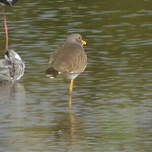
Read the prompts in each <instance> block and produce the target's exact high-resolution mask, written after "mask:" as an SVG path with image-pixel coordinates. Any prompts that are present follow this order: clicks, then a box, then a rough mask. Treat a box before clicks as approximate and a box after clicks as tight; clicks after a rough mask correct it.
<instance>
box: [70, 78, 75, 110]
mask: <svg viewBox="0 0 152 152" xmlns="http://www.w3.org/2000/svg"><path fill="white" fill-rule="evenodd" d="M73 81H74V80H73V79H72V80H71V82H70V88H69V106H70V108H72V89H73Z"/></svg>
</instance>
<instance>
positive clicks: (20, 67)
mask: <svg viewBox="0 0 152 152" xmlns="http://www.w3.org/2000/svg"><path fill="white" fill-rule="evenodd" d="M5 63H6V65H7V66H8V68H9V73H10V79H11V80H12V81H16V80H19V79H20V78H21V77H22V76H23V75H24V68H25V64H24V62H23V61H22V59H21V57H20V56H19V54H18V53H16V52H15V51H14V50H8V51H7V52H6V53H5Z"/></svg>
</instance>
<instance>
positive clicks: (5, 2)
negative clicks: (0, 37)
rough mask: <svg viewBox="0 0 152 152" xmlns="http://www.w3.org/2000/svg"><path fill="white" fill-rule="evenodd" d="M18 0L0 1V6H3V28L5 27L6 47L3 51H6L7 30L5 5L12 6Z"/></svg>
mask: <svg viewBox="0 0 152 152" xmlns="http://www.w3.org/2000/svg"><path fill="white" fill-rule="evenodd" d="M17 1H18V0H0V4H1V5H2V6H3V11H2V13H3V18H4V26H5V35H6V46H5V51H6V52H7V50H8V29H7V20H6V11H5V5H9V6H13V5H14V4H15V3H16V2H17Z"/></svg>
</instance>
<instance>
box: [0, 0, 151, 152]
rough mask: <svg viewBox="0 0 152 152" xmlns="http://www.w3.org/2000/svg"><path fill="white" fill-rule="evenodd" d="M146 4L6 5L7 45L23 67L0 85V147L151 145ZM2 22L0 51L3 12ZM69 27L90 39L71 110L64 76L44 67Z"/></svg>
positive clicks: (138, 150)
mask: <svg viewBox="0 0 152 152" xmlns="http://www.w3.org/2000/svg"><path fill="white" fill-rule="evenodd" d="M151 6H152V2H151V1H150V0H145V1H144V0H138V1H137V0H134V1H131V0H128V1H120V0H119V1H117V2H114V1H112V0H102V1H101V0H96V1H92V0H86V1H82V0H77V1H75V0H67V1H63V0H56V1H42V0H37V1H30V2H29V1H26V0H23V1H19V2H18V3H17V4H16V6H14V7H13V8H9V7H8V8H7V19H8V28H9V48H12V49H14V50H16V51H17V52H18V53H19V54H20V55H21V56H22V58H23V59H24V61H25V64H26V71H25V75H24V77H23V78H22V79H21V81H19V82H18V83H16V84H15V85H12V84H5V85H4V84H3V85H2V84H1V85H0V151H3V152H4V151H5V152H10V151H11V152H21V151H22V152H24V151H25V152H42V151H45V152H50V151H57V152H60V151H61V152H67V151H68V152H78V151H79V152H84V151H85V152H92V151H94V152H100V151H102V152H151V149H152V117H151V116H152V102H151V98H152V95H151V91H152V80H151V78H152V68H151V67H152V51H151V48H152V36H151V35H152V34H151V31H152V22H151V18H152V10H151ZM0 15H1V14H0ZM0 28H1V29H0V50H1V57H2V56H3V50H4V47H5V42H4V40H5V39H4V38H5V37H4V36H5V35H4V27H3V24H2V16H1V18H0ZM73 32H78V33H81V34H82V35H83V38H84V40H86V41H87V42H88V45H87V46H86V47H85V50H86V52H87V54H88V65H87V68H86V70H85V72H83V73H82V74H81V75H80V76H79V77H78V78H77V79H76V80H75V82H74V90H73V95H72V103H73V105H72V110H71V109H70V108H69V105H68V87H69V82H68V81H64V80H63V79H62V78H57V79H48V78H46V77H45V74H44V72H45V69H46V67H47V62H48V59H49V56H50V54H51V53H52V52H53V51H54V49H55V48H57V47H58V46H59V45H61V44H63V43H64V40H65V38H66V37H67V35H69V34H70V33H73Z"/></svg>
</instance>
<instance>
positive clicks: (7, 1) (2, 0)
mask: <svg viewBox="0 0 152 152" xmlns="http://www.w3.org/2000/svg"><path fill="white" fill-rule="evenodd" d="M17 1H18V0H0V4H1V5H10V6H12V5H14V4H15V3H16V2H17Z"/></svg>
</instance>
